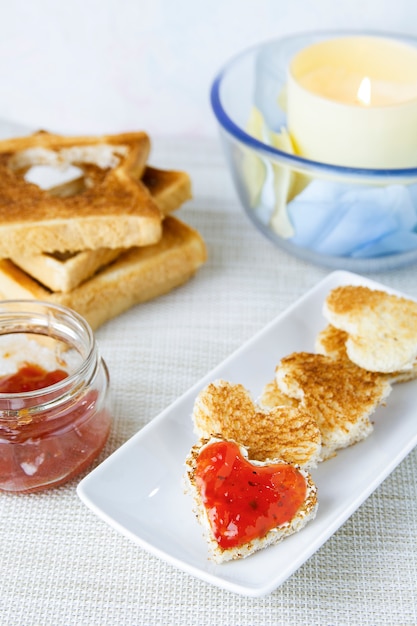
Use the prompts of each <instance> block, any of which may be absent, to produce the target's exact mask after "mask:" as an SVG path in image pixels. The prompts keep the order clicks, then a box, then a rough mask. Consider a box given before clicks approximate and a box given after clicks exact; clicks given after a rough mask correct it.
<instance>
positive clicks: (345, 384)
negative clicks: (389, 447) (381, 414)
mask: <svg viewBox="0 0 417 626" xmlns="http://www.w3.org/2000/svg"><path fill="white" fill-rule="evenodd" d="M276 381H277V385H278V387H279V389H280V390H281V391H282V392H283V393H285V394H287V395H288V396H290V397H292V398H296V399H298V400H300V405H301V406H302V407H303V408H304V409H305V410H306V411H307V412H308V413H309V414H310V415H312V416H313V417H314V418H315V420H316V422H317V425H318V427H319V429H320V432H321V437H322V449H321V460H325V459H328V458H330V457H331V456H333V455H334V454H335V452H336V450H338V449H341V448H346V447H347V446H350V445H352V444H354V443H356V442H358V441H361V440H362V439H365V437H367V436H368V435H369V434H370V433H371V432H372V430H373V426H372V423H371V421H370V419H369V417H370V415H372V413H374V411H375V409H376V408H377V407H378V406H379V405H380V404H381V403H383V402H384V401H385V399H386V398H387V397H388V395H389V394H390V392H391V385H390V384H389V382H388V381H387V380H385V379H384V378H382V377H381V376H380V375H378V374H375V373H373V372H368V371H365V370H363V369H361V368H359V367H357V366H356V365H354V364H352V363H350V362H349V361H347V360H345V359H333V358H331V357H327V356H323V355H321V354H310V353H308V352H295V353H293V354H290V355H288V356H286V357H284V358H283V359H282V360H281V361H280V363H279V364H278V366H277V368H276Z"/></svg>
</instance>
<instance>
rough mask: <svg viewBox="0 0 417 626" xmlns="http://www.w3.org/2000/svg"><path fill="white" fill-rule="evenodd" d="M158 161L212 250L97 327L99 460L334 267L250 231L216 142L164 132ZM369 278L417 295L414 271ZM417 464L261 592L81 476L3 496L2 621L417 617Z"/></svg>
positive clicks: (414, 459) (328, 621) (416, 620)
mask: <svg viewBox="0 0 417 626" xmlns="http://www.w3.org/2000/svg"><path fill="white" fill-rule="evenodd" d="M151 161H152V163H153V164H154V165H156V166H159V167H168V168H176V169H180V168H181V169H185V170H187V171H188V172H189V173H190V175H191V177H192V180H193V188H194V199H193V200H192V201H191V202H189V203H187V205H186V206H184V207H183V208H182V209H181V211H180V212H179V217H182V219H184V220H185V221H186V222H188V223H189V224H191V225H194V226H196V227H197V228H198V229H199V230H200V232H201V233H202V235H203V236H204V239H205V241H206V243H207V247H208V253H209V260H208V262H207V264H206V265H205V266H204V267H203V268H202V269H201V270H200V271H199V273H198V274H197V275H196V276H195V277H194V278H193V279H192V280H191V281H190V282H189V283H187V284H186V285H185V286H183V287H181V288H179V289H177V290H176V291H174V292H172V293H171V294H168V295H166V296H164V297H161V298H159V299H157V300H154V301H152V302H150V303H147V304H143V305H141V306H138V307H135V308H134V309H131V310H130V311H129V312H127V313H126V314H124V315H123V316H121V317H119V318H118V319H116V320H114V321H111V322H109V323H108V324H106V325H105V326H103V327H102V328H101V329H99V330H98V331H97V340H98V343H99V347H100V350H101V352H102V354H103V356H104V358H105V360H106V361H107V364H108V367H109V370H110V374H111V380H112V397H113V406H114V423H113V428H112V432H111V436H110V439H109V441H108V444H107V446H106V449H105V451H104V453H103V454H102V456H101V457H100V459H99V460H103V459H104V458H105V457H106V456H108V455H109V454H110V453H111V452H113V451H114V450H115V449H116V448H118V447H119V446H120V445H121V444H123V443H124V442H125V441H126V440H127V439H128V438H129V437H131V436H132V435H134V434H135V433H136V432H137V431H138V430H139V429H141V428H142V427H143V426H144V425H145V424H146V423H148V422H149V421H150V420H152V419H153V418H154V417H155V416H156V415H158V413H159V412H160V411H161V410H162V409H164V408H165V407H166V406H167V405H169V404H170V403H171V402H172V401H174V400H175V399H176V398H177V397H178V395H180V394H182V393H183V392H184V391H186V390H187V389H188V388H189V387H190V386H191V385H192V384H193V383H195V382H196V381H198V379H199V378H200V377H202V376H203V375H204V374H205V373H206V372H207V371H208V370H209V369H211V368H212V367H214V366H215V365H216V364H218V363H219V362H220V361H221V360H223V358H225V357H226V356H227V355H229V354H230V353H231V352H232V351H233V350H234V349H236V348H237V347H238V346H239V345H240V344H241V343H243V342H244V341H245V340H247V339H248V338H250V337H251V336H252V335H253V334H254V333H255V332H256V331H258V330H260V329H261V328H262V327H263V326H264V325H265V324H266V323H268V322H269V321H270V320H272V319H273V318H274V317H275V316H276V315H277V314H279V313H280V312H281V311H283V310H284V309H285V308H286V307H288V306H289V305H290V304H292V303H293V302H294V301H295V300H296V299H297V298H298V297H300V296H301V295H302V294H304V293H305V291H306V290H307V289H309V288H310V287H312V286H314V285H315V284H316V283H317V282H319V281H320V280H321V279H322V278H323V277H324V276H326V275H327V273H328V271H327V270H326V269H323V268H317V267H313V266H309V265H307V264H306V263H304V262H302V261H299V260H297V259H295V258H292V257H289V256H288V255H286V254H284V253H283V252H281V251H280V250H278V249H276V248H275V247H273V245H272V244H270V243H269V242H268V241H266V240H265V239H264V238H263V237H262V236H261V235H260V234H259V233H258V232H257V231H255V230H254V228H253V227H252V225H251V224H250V223H249V221H248V219H247V217H246V216H245V214H244V213H243V210H242V209H241V208H240V206H239V203H238V201H237V198H236V196H235V192H234V189H233V188H232V184H231V181H230V178H229V173H228V171H227V169H226V166H225V162H224V160H223V155H222V153H221V152H220V148H219V144H218V142H217V141H210V140H197V139H194V140H193V139H187V140H179V139H172V138H170V139H154V147H153V152H152V159H151ZM373 277H374V278H376V279H377V280H379V281H381V282H383V283H385V284H387V285H390V286H392V287H395V288H397V289H399V290H402V291H405V292H407V293H409V294H410V295H412V296H414V297H417V280H416V267H410V268H406V269H403V270H400V271H394V272H390V273H386V274H378V275H375V276H373ZM416 419H417V399H416ZM416 475H417V451H416V450H414V452H412V453H411V454H410V455H409V456H408V457H407V458H406V459H405V460H404V461H403V462H402V463H401V464H400V465H399V467H398V468H397V469H396V470H395V471H394V472H393V474H391V476H390V477H389V478H388V479H387V480H385V482H384V483H383V484H382V485H381V486H380V487H379V488H378V489H377V491H376V492H375V493H374V494H373V495H372V496H371V497H370V498H369V499H368V500H367V501H366V502H365V503H364V504H363V505H362V506H361V507H360V509H359V510H358V511H357V512H356V513H355V514H354V515H353V516H352V517H351V518H350V519H349V520H348V521H347V522H346V523H345V524H344V526H343V527H342V528H341V529H340V530H339V531H338V532H337V533H336V534H335V535H334V536H333V537H332V538H331V539H330V540H329V541H327V543H326V544H325V545H324V546H323V547H322V548H321V549H320V550H319V551H318V552H317V553H316V554H315V555H314V556H313V557H312V558H310V559H309V561H308V562H307V563H305V564H304V565H303V566H302V567H301V568H300V569H299V570H298V571H297V572H296V573H295V574H293V576H292V577H291V578H290V579H289V580H288V581H287V582H285V583H284V584H283V585H282V586H281V587H280V588H279V589H277V590H276V591H274V592H273V593H271V594H269V595H267V596H265V597H261V598H247V597H244V596H240V595H235V594H233V593H231V592H226V591H223V590H221V589H218V588H217V587H214V586H211V585H209V584H206V583H205V582H202V581H200V580H197V579H195V578H193V577H192V576H190V575H188V574H185V573H183V572H181V571H179V570H177V569H175V568H174V567H172V566H171V565H168V564H166V563H165V562H163V561H161V560H159V559H158V558H156V557H154V556H151V555H150V554H148V553H147V552H146V551H144V550H143V549H141V548H140V547H138V546H137V545H135V544H134V543H132V542H131V541H129V540H128V539H127V538H126V537H124V536H122V535H120V534H118V533H117V532H116V531H115V530H113V529H112V528H110V527H109V526H108V525H107V524H105V523H104V522H103V521H101V520H100V519H99V518H98V517H96V516H95V515H94V514H93V513H92V512H91V511H90V510H89V509H87V508H86V507H85V505H84V504H83V503H82V502H81V501H80V500H79V498H78V496H77V494H76V485H77V482H78V481H77V480H74V481H72V482H71V483H70V484H67V485H65V486H63V487H61V488H58V489H56V490H53V491H50V492H44V493H39V494H31V495H20V496H13V495H6V494H0V525H1V531H0V536H1V540H2V541H1V544H2V550H1V559H0V579H1V592H0V624H1V625H2V626H6V625H7V626H17V625H22V626H30V625H36V626H46V625H51V626H59V625H77V626H81V625H85V626H93V625H100V626H104V625H107V624H109V625H112V626H115V625H116V626H118V625H139V624H146V625H148V624H149V625H156V624H160V625H164V626H166V625H168V624H175V625H177V624H178V625H180V624H181V625H182V624H188V625H190V626H196V625H204V624H207V625H210V626H213V625H215V624H216V625H222V626H224V625H239V626H240V625H242V626H243V625H251V626H252V625H255V624H259V625H262V626H265V625H268V624H271V625H272V624H274V625H280V624H282V625H285V626H290V625H292V624H294V625H301V624H323V625H342V624H343V625H345V624H346V625H347V624H372V625H375V624H378V625H379V624H387V625H390V626H392V625H396V624H398V625H399V624H401V625H405V624H414V625H415V624H417V545H416V535H417V532H416V531H417V513H416V511H417V508H416V502H417V480H416ZM277 567H279V563H277Z"/></svg>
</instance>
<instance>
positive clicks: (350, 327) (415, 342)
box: [323, 285, 417, 373]
mask: <svg viewBox="0 0 417 626" xmlns="http://www.w3.org/2000/svg"><path fill="white" fill-rule="evenodd" d="M323 312H324V315H325V317H326V319H327V321H328V322H329V323H330V324H331V325H332V326H334V327H335V328H338V329H339V330H343V331H345V332H346V333H347V334H348V337H347V340H346V351H347V355H348V357H349V359H350V360H351V361H353V363H356V365H358V366H359V367H362V368H364V369H366V370H369V371H373V372H381V373H390V372H398V371H403V370H404V371H407V370H411V369H412V368H413V364H414V362H415V360H416V357H417V302H414V301H412V300H408V299H406V298H400V297H398V296H395V295H391V294H388V293H387V292H385V291H379V290H373V289H370V288H368V287H363V286H353V285H346V286H343V287H337V288H336V289H333V290H332V291H331V292H330V293H329V295H328V296H327V298H326V301H325V304H324V309H323Z"/></svg>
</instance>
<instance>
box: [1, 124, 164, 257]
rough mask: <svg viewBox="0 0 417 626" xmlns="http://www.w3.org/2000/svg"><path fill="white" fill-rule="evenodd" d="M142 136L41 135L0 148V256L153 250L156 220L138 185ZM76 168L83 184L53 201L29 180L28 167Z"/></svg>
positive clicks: (145, 148)
mask: <svg viewBox="0 0 417 626" xmlns="http://www.w3.org/2000/svg"><path fill="white" fill-rule="evenodd" d="M149 149H150V140H149V137H148V136H147V134H146V133H143V132H139V133H124V134H123V133H122V134H119V135H113V136H103V137H60V136H58V135H53V134H50V133H46V132H41V133H36V134H34V135H31V136H28V137H20V138H16V139H10V140H2V141H0V257H1V258H11V257H12V256H13V255H20V254H22V255H24V254H28V253H31V254H37V253H43V252H52V253H53V252H56V251H59V252H68V251H71V252H76V251H79V250H87V249H97V248H120V247H123V248H128V247H130V246H141V245H148V244H152V243H155V242H156V241H158V240H159V238H160V236H161V230H162V229H161V213H160V211H159V209H158V207H157V206H156V204H155V202H154V200H153V199H152V197H151V194H150V193H149V191H148V190H147V189H146V187H145V185H143V184H142V183H141V182H140V180H139V178H140V176H141V175H142V173H143V170H144V168H145V165H146V162H147V159H148V154H149ZM38 165H50V166H53V167H66V166H69V165H74V166H76V167H78V168H80V169H81V170H82V171H83V173H84V178H85V185H84V187H83V188H82V189H81V190H80V191H79V192H78V193H75V194H74V195H69V196H65V197H64V196H63V197H60V196H56V195H53V194H50V193H48V191H47V190H45V189H42V188H40V187H39V186H37V185H35V184H33V183H31V182H29V181H27V180H26V179H25V175H26V173H27V171H28V170H29V169H30V168H31V167H32V166H38Z"/></svg>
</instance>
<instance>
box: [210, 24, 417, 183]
mask: <svg viewBox="0 0 417 626" xmlns="http://www.w3.org/2000/svg"><path fill="white" fill-rule="evenodd" d="M339 35H370V36H378V37H389V38H392V39H403V40H404V39H405V40H407V41H414V42H415V44H416V46H417V37H413V36H411V35H402V34H400V33H384V32H376V31H311V32H303V33H296V34H293V35H290V36H288V37H281V38H276V39H272V40H269V41H267V42H264V43H261V44H255V45H254V46H251V47H250V48H246V49H245V50H243V51H242V52H240V53H238V54H237V55H235V56H234V57H232V58H231V59H230V60H229V61H228V62H227V63H226V64H225V65H224V66H223V68H222V69H221V70H220V71H219V72H218V74H217V75H216V76H215V78H214V80H213V83H212V86H211V89H210V102H211V106H212V109H213V112H214V115H215V117H216V119H217V121H218V123H219V124H220V126H221V127H222V128H223V130H225V131H226V132H227V133H228V134H229V135H231V136H232V137H233V138H234V139H236V140H237V141H239V142H241V143H243V144H245V145H246V146H247V147H248V148H252V149H254V150H256V151H261V152H262V153H264V155H267V156H269V157H273V158H275V159H277V160H280V161H282V162H283V163H285V164H287V165H289V166H292V167H293V168H294V169H297V170H304V171H308V172H310V173H311V172H317V173H321V174H323V173H327V174H332V175H338V176H342V177H352V176H359V177H363V178H365V179H366V180H372V179H377V180H380V179H381V178H383V179H384V180H387V182H388V181H390V180H392V181H395V182H399V180H403V179H404V180H408V179H410V178H417V167H413V168H397V169H372V168H361V167H357V168H356V167H346V166H341V165H332V164H331V163H324V162H320V161H312V160H310V159H305V158H303V157H300V156H298V155H292V154H289V153H288V152H284V151H282V150H279V149H278V148H274V147H273V146H270V145H269V144H266V143H263V142H262V141H259V140H258V139H255V138H254V137H252V136H251V135H249V134H248V133H247V132H245V131H244V130H243V129H242V128H241V127H240V126H238V125H237V124H236V123H235V122H234V121H233V120H232V119H231V118H230V117H229V115H228V114H227V113H226V111H225V109H224V107H223V105H222V102H221V96H220V90H221V85H222V81H223V78H224V77H225V75H226V74H227V72H228V70H229V69H230V68H231V67H232V66H233V65H234V64H235V63H236V62H238V61H239V60H240V59H242V58H243V57H244V56H246V55H249V54H251V53H253V52H254V51H256V50H260V49H261V48H264V47H265V46H267V45H270V44H272V43H274V42H276V43H278V42H279V41H282V42H283V43H284V42H286V41H290V40H292V39H294V40H295V39H298V38H302V37H313V36H314V37H320V36H322V37H330V36H339Z"/></svg>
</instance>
